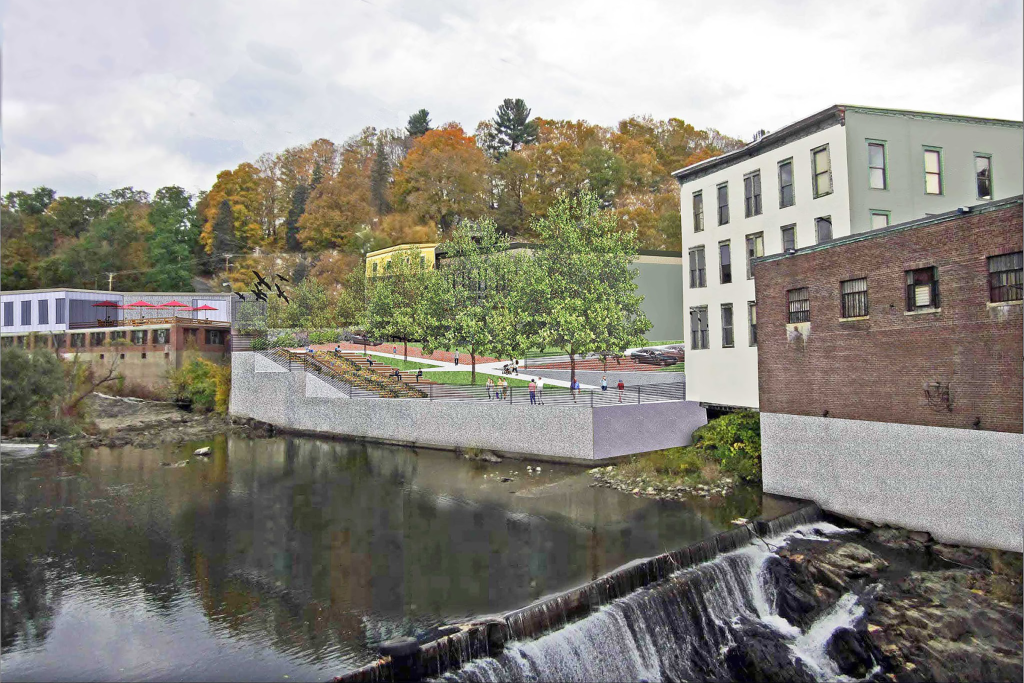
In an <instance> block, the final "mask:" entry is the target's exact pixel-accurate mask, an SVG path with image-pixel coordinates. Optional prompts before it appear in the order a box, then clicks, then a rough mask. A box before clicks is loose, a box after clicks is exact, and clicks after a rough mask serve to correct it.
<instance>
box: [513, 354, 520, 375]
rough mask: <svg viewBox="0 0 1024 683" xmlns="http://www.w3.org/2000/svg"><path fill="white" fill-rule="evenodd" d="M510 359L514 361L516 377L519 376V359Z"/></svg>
mask: <svg viewBox="0 0 1024 683" xmlns="http://www.w3.org/2000/svg"><path fill="white" fill-rule="evenodd" d="M512 361H513V362H514V363H515V373H516V377H518V376H519V359H518V358H513V359H512Z"/></svg>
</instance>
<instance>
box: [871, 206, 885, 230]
mask: <svg viewBox="0 0 1024 683" xmlns="http://www.w3.org/2000/svg"><path fill="white" fill-rule="evenodd" d="M887 225H889V212H888V211H879V210H877V209H872V210H871V229H872V230H877V229H878V228H884V227H885V226H887Z"/></svg>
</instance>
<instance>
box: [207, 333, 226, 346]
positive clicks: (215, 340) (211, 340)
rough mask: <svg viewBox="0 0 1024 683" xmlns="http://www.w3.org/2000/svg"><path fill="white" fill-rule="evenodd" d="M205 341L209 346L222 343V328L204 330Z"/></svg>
mask: <svg viewBox="0 0 1024 683" xmlns="http://www.w3.org/2000/svg"><path fill="white" fill-rule="evenodd" d="M206 343H207V344H208V345H210V346H222V345H223V344H224V330H206Z"/></svg>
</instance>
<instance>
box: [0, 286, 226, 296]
mask: <svg viewBox="0 0 1024 683" xmlns="http://www.w3.org/2000/svg"><path fill="white" fill-rule="evenodd" d="M50 292H78V293H80V294H102V295H103V296H130V297H136V296H138V297H146V296H173V297H178V296H182V297H185V296H188V297H192V298H195V299H203V298H209V297H213V298H217V297H230V296H231V295H232V292H121V291H113V292H112V291H109V290H106V289H78V288H75V287H44V288H42V289H5V290H3V291H2V292H0V295H3V294H47V293H50Z"/></svg>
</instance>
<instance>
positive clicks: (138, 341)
mask: <svg viewBox="0 0 1024 683" xmlns="http://www.w3.org/2000/svg"><path fill="white" fill-rule="evenodd" d="M148 340H149V330H132V344H135V345H136V346H144V345H145V344H146V342H147V341H148Z"/></svg>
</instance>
